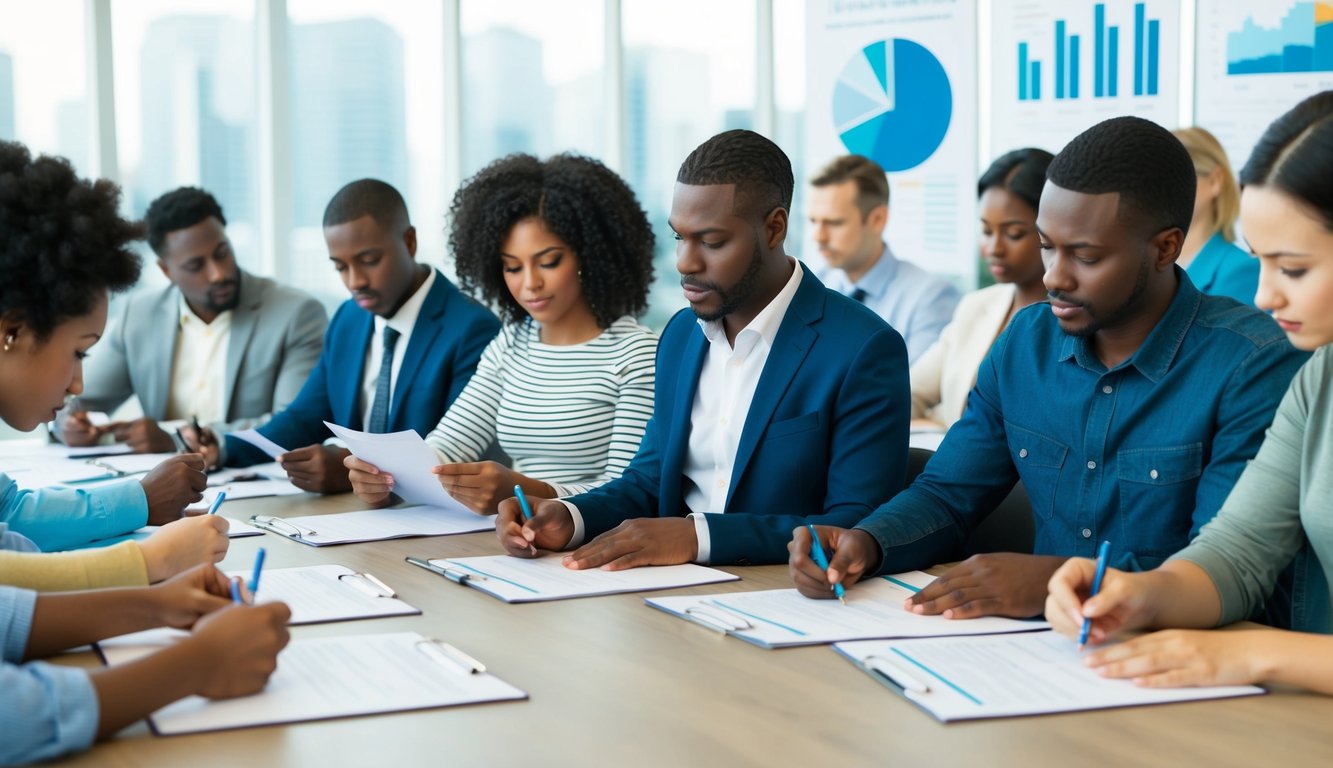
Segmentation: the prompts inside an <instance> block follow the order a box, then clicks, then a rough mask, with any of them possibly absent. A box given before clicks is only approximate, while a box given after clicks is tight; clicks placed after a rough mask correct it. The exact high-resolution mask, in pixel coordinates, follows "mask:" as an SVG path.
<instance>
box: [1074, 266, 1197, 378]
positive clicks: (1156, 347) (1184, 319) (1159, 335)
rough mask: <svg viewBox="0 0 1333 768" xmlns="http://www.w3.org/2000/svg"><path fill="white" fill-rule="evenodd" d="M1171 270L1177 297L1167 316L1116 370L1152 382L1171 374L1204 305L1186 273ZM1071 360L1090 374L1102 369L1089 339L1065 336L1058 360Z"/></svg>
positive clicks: (1172, 299)
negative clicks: (1132, 370) (1135, 372)
mask: <svg viewBox="0 0 1333 768" xmlns="http://www.w3.org/2000/svg"><path fill="white" fill-rule="evenodd" d="M1173 269H1174V270H1175V272H1176V281H1177V286H1176V295H1175V296H1173V297H1172V298H1171V303H1170V304H1169V305H1167V308H1166V312H1165V313H1164V314H1163V315H1162V317H1161V319H1160V320H1158V321H1157V325H1155V326H1153V329H1152V331H1151V332H1150V333H1149V334H1148V338H1146V339H1144V340H1143V344H1141V345H1139V348H1138V349H1137V350H1135V352H1134V354H1132V355H1130V356H1129V359H1127V360H1125V361H1124V362H1123V363H1121V364H1120V365H1119V366H1116V367H1117V368H1122V367H1125V366H1129V365H1132V366H1134V368H1136V369H1137V370H1138V372H1139V373H1141V374H1143V375H1144V377H1145V378H1147V379H1148V380H1149V381H1152V382H1157V381H1159V380H1161V379H1162V377H1164V376H1166V374H1167V372H1168V371H1169V370H1171V364H1172V363H1173V362H1175V359H1176V353H1178V352H1179V351H1180V345H1181V344H1182V343H1184V341H1185V335H1186V334H1187V333H1189V330H1190V326H1191V325H1193V324H1194V318H1195V316H1197V315H1198V313H1199V305H1200V304H1201V303H1203V294H1202V293H1199V289H1198V288H1195V287H1194V283H1193V282H1192V281H1191V280H1190V279H1189V276H1188V275H1186V274H1185V270H1183V269H1181V268H1180V267H1179V266H1175V267H1173ZM1071 358H1074V359H1076V360H1077V362H1078V364H1079V365H1081V366H1083V367H1084V368H1087V369H1089V370H1094V371H1095V370H1101V369H1103V368H1104V367H1105V366H1103V365H1102V364H1101V361H1100V360H1098V359H1097V355H1096V354H1095V353H1094V352H1093V351H1092V345H1091V343H1090V340H1089V339H1085V338H1077V337H1074V336H1065V339H1064V342H1063V343H1062V344H1061V346H1060V358H1059V359H1060V360H1061V361H1062V362H1063V361H1065V360H1069V359H1071Z"/></svg>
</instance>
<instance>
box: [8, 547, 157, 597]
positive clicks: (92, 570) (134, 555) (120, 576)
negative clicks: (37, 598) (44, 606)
mask: <svg viewBox="0 0 1333 768" xmlns="http://www.w3.org/2000/svg"><path fill="white" fill-rule="evenodd" d="M0 584H6V585H9V586H14V587H22V588H24V589H33V590H37V591H39V592H63V591H67V590H75V589H98V588H101V587H142V586H145V585H147V584H148V566H147V565H145V564H144V559H143V550H141V549H140V548H139V545H138V543H136V542H133V541H122V542H121V543H119V544H116V545H114V546H110V547H105V548H102V549H81V550H77V551H74V552H10V551H0Z"/></svg>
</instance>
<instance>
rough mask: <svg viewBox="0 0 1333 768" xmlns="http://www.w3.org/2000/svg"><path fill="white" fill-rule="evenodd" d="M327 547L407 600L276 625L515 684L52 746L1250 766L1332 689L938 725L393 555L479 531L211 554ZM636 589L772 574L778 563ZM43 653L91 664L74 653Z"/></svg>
mask: <svg viewBox="0 0 1333 768" xmlns="http://www.w3.org/2000/svg"><path fill="white" fill-rule="evenodd" d="M358 508H361V507H360V506H359V505H358V502H357V501H356V499H355V498H353V497H351V496H350V495H344V496H333V497H317V496H313V495H310V494H304V495H301V496H287V497H278V498H269V499H251V500H245V501H235V502H229V503H228V504H226V505H225V507H224V508H223V514H224V515H226V516H229V517H232V518H235V519H246V518H247V517H248V516H249V515H251V514H272V515H279V516H295V515H309V514H327V513H333V512H342V511H348V510H352V509H358ZM261 545H262V546H264V547H266V548H267V550H268V559H267V565H266V568H282V567H289V566H299V565H313V564H320V563H337V564H341V565H345V566H347V567H350V568H352V569H354V570H357V571H361V572H366V573H371V574H374V575H375V576H376V577H378V578H380V579H381V580H383V581H384V582H386V583H387V584H388V585H389V586H391V587H392V588H393V589H395V590H396V591H397V592H398V594H399V596H400V597H401V598H402V599H404V600H406V601H407V602H409V603H411V604H412V605H414V606H416V607H417V608H420V609H421V611H422V614H421V615H419V616H402V617H394V618H382V619H373V620H364V621H352V622H341V623H334V624H323V625H314V626H300V627H293V628H292V636H293V638H303V637H318V636H334V635H342V634H365V633H377V632H400V631H415V632H419V633H421V634H423V635H425V636H427V637H435V638H439V639H442V640H445V641H447V642H449V643H452V644H453V645H455V646H457V647H458V648H460V649H462V650H463V651H465V652H466V653H468V654H470V655H472V656H474V657H476V658H477V659H478V660H480V661H481V662H482V663H484V664H485V665H486V666H487V667H488V668H489V670H490V671H491V672H492V673H493V674H495V675H497V676H498V677H500V678H501V679H503V680H505V681H506V682H509V683H511V684H513V685H515V686H517V687H518V688H521V689H522V690H524V691H526V692H527V693H528V694H529V699H528V700H526V701H514V702H501V703H492V704H482V705H475V706H463V707H453V708H445V709H434V710H423V711H415V712H403V713H395V714H386V715H375V716H368V717H359V718H347V719H340V720H328V721H322V722H310V723H300V724H293V725H283V726H271V727H263V728H253V729H245V730H234V731H225V732H216V733H210V734H200V735H189V736H171V737H157V736H154V735H153V734H152V733H151V732H150V730H149V729H148V727H147V726H146V725H145V724H144V723H139V724H136V725H134V726H131V727H130V728H127V729H126V730H124V731H122V732H121V733H120V734H119V735H118V736H117V737H116V738H115V739H113V740H111V741H108V742H105V743H102V744H100V745H98V746H96V747H94V748H93V749H92V750H91V751H90V752H88V753H86V754H83V755H77V756H74V757H72V758H70V759H68V760H67V761H66V762H67V763H68V764H70V765H96V766H103V767H105V766H191V768H195V767H199V766H213V765H218V766H224V765H225V766H236V765H248V766H256V767H258V766H305V765H310V766H315V765H318V766H342V765H365V766H400V767H403V766H415V765H422V764H426V763H427V761H428V762H429V763H430V764H435V765H449V766H453V765H460V766H520V765H521V766H546V765H557V766H561V765H571V766H572V765H579V766H603V765H630V766H655V765H698V766H712V765H766V766H785V765H819V766H837V765H887V764H895V765H969V766H980V765H987V766H990V765H1004V766H1008V765H1013V766H1045V765H1059V766H1069V765H1181V764H1211V765H1234V764H1240V763H1260V762H1262V763H1264V764H1268V765H1282V766H1295V765H1330V764H1333V738H1330V723H1333V697H1324V696H1318V695H1313V694H1309V693H1304V692H1300V691H1294V690H1280V691H1274V692H1272V693H1270V694H1269V695H1266V696H1255V697H1248V698H1240V699H1226V700H1218V701H1207V702H1192V703H1184V704H1169V705H1163V706H1154V707H1138V708H1129V709H1116V710H1103V711H1096V712H1084V713H1073V714H1062V715H1047V716H1040V717H1022V718H1010V719H1000V720H985V721H974V722H965V723H957V724H951V725H943V724H941V723H939V722H937V721H935V720H934V719H933V718H931V717H930V716H929V715H927V714H926V713H924V712H923V711H921V710H919V709H917V708H916V707H915V706H913V705H912V704H910V703H908V702H907V701H906V700H904V699H902V698H900V697H899V696H897V695H895V694H894V693H893V692H891V691H890V690H889V689H887V688H885V687H883V686H882V685H880V684H879V683H877V682H876V681H875V680H873V679H872V678H871V677H869V676H868V675H866V674H864V673H862V672H861V671H859V670H858V669H856V668H855V667H854V666H853V665H852V664H851V663H849V662H847V661H846V660H844V659H843V658H842V657H841V656H839V655H838V654H836V653H835V652H834V651H833V650H831V649H830V648H829V647H827V646H815V647H804V648H791V649H783V650H772V651H770V650H764V649H761V648H758V647H755V646H752V645H750V644H748V643H745V642H742V641H740V640H737V639H735V638H730V637H725V636H723V635H721V634H718V633H715V632H712V631H709V630H708V629H705V628H703V627H701V626H698V625H696V624H693V623H690V622H687V621H683V620H681V619H679V618H676V617H673V616H670V615H668V614H666V613H663V612H661V611H658V610H655V609H653V608H650V607H648V606H647V605H646V604H645V603H644V601H643V598H644V594H642V593H641V594H621V595H611V596H605V597H592V598H582V599H574V600H561V601H554V602H545V603H532V604H523V605H507V604H505V603H503V602H501V601H499V600H497V599H496V598H494V597H491V596H489V595H486V594H484V593H482V592H480V591H478V590H475V589H471V588H468V587H464V586H460V585H457V584H454V583H452V582H450V581H447V580H445V579H443V578H441V577H439V576H437V575H435V574H433V573H430V572H428V571H425V570H422V569H420V568H417V567H414V566H411V565H408V564H407V563H405V562H404V560H403V558H404V557H406V556H408V555H412V556H420V557H432V558H433V557H461V556H470V555H490V554H499V553H501V552H502V550H501V549H500V546H499V543H498V542H497V541H496V537H495V534H494V533H493V532H487V533H474V534H466V535H460V536H444V537H432V538H415V539H395V540H388V541H381V542H373V543H364V544H350V545H342V546H331V547H321V548H316V547H310V546H306V545H303V544H300V543H297V542H294V541H290V540H288V539H285V538H283V537H280V536H276V535H273V534H266V535H264V536H262V537H258V536H257V537H249V538H240V539H234V540H233V541H232V543H231V549H230V552H229V553H228V556H227V559H226V560H225V561H224V562H223V563H222V567H224V568H232V569H245V568H248V567H249V566H250V564H251V563H252V562H253V559H254V554H255V550H256V548H257V547H259V546H261ZM723 570H727V571H729V572H732V573H735V574H738V575H740V576H741V578H742V580H741V581H739V582H731V583H726V584H715V585H711V586H703V587H692V588H688V589H680V590H673V591H667V592H655V593H651V594H654V595H664V594H688V593H709V592H720V591H736V590H754V589H772V588H779V587H788V586H790V581H789V580H788V578H787V575H786V568H785V566H757V567H736V568H724V569H723ZM61 661H62V663H72V664H86V665H93V664H96V663H97V662H96V658H95V657H94V656H93V654H91V653H81V654H77V653H76V654H70V655H67V656H65V657H63V658H62V660H61Z"/></svg>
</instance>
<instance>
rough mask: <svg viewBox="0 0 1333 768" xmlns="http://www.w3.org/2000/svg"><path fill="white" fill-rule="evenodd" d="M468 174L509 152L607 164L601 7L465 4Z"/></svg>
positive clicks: (567, 2)
mask: <svg viewBox="0 0 1333 768" xmlns="http://www.w3.org/2000/svg"><path fill="white" fill-rule="evenodd" d="M460 21H461V26H462V30H463V101H462V103H463V120H462V122H463V174H464V175H465V176H470V175H471V174H473V173H475V172H476V171H478V170H480V169H481V168H482V167H483V166H485V165H486V164H487V163H489V162H491V161H492V160H495V159H496V158H499V157H503V156H504V155H507V154H509V153H511V152H528V153H531V154H535V155H537V156H539V157H544V156H546V155H550V154H552V153H555V152H564V151H568V150H573V151H577V152H582V153H583V154H586V155H591V156H593V157H597V158H599V159H605V158H602V153H601V148H602V138H603V135H604V131H603V123H604V120H605V118H604V117H603V115H604V114H605V109H604V105H605V101H606V100H605V98H604V96H603V82H604V79H603V71H602V64H603V57H602V51H603V44H602V40H603V16H602V0H562V2H558V3H553V2H549V0H509V1H508V2H504V3H496V2H489V1H488V0H466V1H465V2H464V3H463V5H462V18H461V20H460Z"/></svg>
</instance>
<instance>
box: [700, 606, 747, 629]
mask: <svg viewBox="0 0 1333 768" xmlns="http://www.w3.org/2000/svg"><path fill="white" fill-rule="evenodd" d="M685 613H686V614H688V615H689V616H690V617H692V618H694V619H697V620H698V621H700V622H701V623H703V624H704V625H706V626H709V627H712V628H714V629H717V630H719V631H721V632H723V633H726V632H740V631H742V630H746V629H754V625H753V624H751V623H750V622H749V621H747V620H746V619H745V618H744V617H743V616H737V615H736V614H735V613H732V612H731V611H728V610H727V609H726V608H723V607H722V606H720V605H691V606H690V607H689V608H686V609H685Z"/></svg>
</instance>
